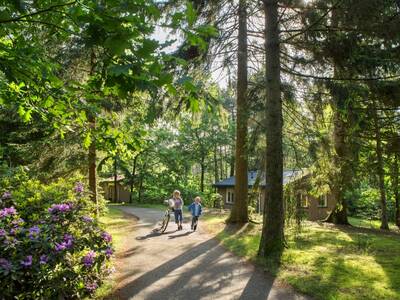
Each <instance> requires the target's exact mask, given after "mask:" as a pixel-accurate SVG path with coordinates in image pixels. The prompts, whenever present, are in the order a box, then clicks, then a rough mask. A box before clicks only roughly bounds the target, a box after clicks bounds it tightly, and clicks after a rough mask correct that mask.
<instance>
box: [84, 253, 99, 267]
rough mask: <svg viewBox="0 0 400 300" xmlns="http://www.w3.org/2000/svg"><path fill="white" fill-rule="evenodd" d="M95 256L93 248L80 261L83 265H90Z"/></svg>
mask: <svg viewBox="0 0 400 300" xmlns="http://www.w3.org/2000/svg"><path fill="white" fill-rule="evenodd" d="M95 257H96V253H95V252H94V251H93V250H90V251H89V252H88V253H87V254H86V255H85V256H84V257H83V258H82V262H83V264H84V265H85V267H88V268H89V267H91V266H92V265H93V263H94V259H95Z"/></svg>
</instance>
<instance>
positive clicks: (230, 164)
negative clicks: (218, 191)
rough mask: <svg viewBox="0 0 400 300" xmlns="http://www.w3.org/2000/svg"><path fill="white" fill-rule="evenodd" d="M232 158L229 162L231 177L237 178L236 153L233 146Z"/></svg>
mask: <svg viewBox="0 0 400 300" xmlns="http://www.w3.org/2000/svg"><path fill="white" fill-rule="evenodd" d="M230 152H231V157H230V162H229V176H230V177H232V176H235V153H234V148H233V146H232V147H231V151H230Z"/></svg>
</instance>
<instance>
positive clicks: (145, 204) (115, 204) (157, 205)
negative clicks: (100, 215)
mask: <svg viewBox="0 0 400 300" xmlns="http://www.w3.org/2000/svg"><path fill="white" fill-rule="evenodd" d="M113 206H134V207H142V208H153V209H160V210H165V209H166V208H167V206H166V205H163V204H153V203H137V202H134V203H112V204H109V207H113Z"/></svg>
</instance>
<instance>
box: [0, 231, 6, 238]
mask: <svg viewBox="0 0 400 300" xmlns="http://www.w3.org/2000/svg"><path fill="white" fill-rule="evenodd" d="M6 235H7V231H5V230H4V229H0V237H4V236H6Z"/></svg>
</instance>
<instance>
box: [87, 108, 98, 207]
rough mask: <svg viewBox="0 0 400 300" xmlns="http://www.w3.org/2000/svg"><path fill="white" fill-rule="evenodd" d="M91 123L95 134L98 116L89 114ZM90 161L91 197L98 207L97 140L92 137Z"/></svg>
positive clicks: (89, 153)
mask: <svg viewBox="0 0 400 300" xmlns="http://www.w3.org/2000/svg"><path fill="white" fill-rule="evenodd" d="M88 120H89V124H90V127H91V129H92V132H93V134H94V129H95V127H96V118H95V117H94V116H93V115H92V114H89V116H88ZM88 163H89V191H90V199H91V200H92V201H93V202H94V203H96V207H97V204H98V203H97V183H96V176H97V174H96V140H95V138H92V141H91V143H90V146H89V152H88Z"/></svg>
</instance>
